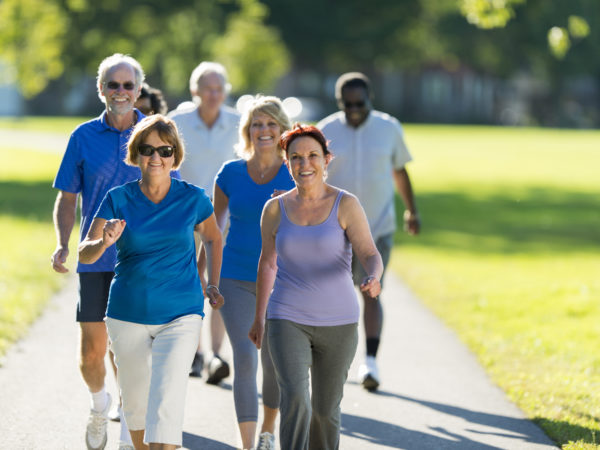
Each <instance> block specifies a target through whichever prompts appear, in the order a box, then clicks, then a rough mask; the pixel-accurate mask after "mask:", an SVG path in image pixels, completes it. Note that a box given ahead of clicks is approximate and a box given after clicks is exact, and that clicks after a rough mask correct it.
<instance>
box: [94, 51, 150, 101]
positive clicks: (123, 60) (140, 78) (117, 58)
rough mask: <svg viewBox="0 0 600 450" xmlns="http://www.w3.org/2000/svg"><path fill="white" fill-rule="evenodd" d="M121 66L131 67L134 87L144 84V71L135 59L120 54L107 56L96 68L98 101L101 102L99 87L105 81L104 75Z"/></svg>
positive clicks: (102, 98)
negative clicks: (133, 75)
mask: <svg viewBox="0 0 600 450" xmlns="http://www.w3.org/2000/svg"><path fill="white" fill-rule="evenodd" d="M121 64H127V65H129V66H131V68H132V69H133V71H134V72H135V85H136V86H137V87H139V86H141V85H142V83H143V82H144V79H145V75H144V69H142V66H141V64H140V63H139V62H137V60H136V59H134V58H132V57H131V56H129V55H124V54H122V53H115V54H114V55H111V56H108V57H106V58H104V59H103V60H102V62H101V63H100V65H99V66H98V76H97V77H96V82H97V83H96V84H97V88H98V97H100V100H102V101H103V102H104V97H103V96H102V95H101V86H102V84H103V83H104V82H105V81H106V74H107V73H108V71H109V70H110V69H112V68H113V67H116V66H118V65H121Z"/></svg>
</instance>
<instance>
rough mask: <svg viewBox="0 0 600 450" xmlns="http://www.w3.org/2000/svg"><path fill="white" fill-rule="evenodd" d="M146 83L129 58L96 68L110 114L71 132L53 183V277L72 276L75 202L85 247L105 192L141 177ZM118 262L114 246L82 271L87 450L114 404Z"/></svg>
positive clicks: (97, 443) (127, 444)
mask: <svg viewBox="0 0 600 450" xmlns="http://www.w3.org/2000/svg"><path fill="white" fill-rule="evenodd" d="M143 81H144V71H143V70H142V67H141V66H140V64H139V63H138V62H137V61H136V60H135V59H133V58H132V57H130V56H126V55H122V54H120V53H116V54H114V55H112V56H109V57H108V58H106V59H104V60H103V61H102V63H100V66H99V67H98V79H97V88H98V96H99V97H100V100H102V102H103V103H105V105H106V109H105V111H104V112H103V113H102V114H101V115H100V116H99V117H97V118H95V119H93V120H90V121H89V122H85V123H83V124H81V125H79V126H78V127H77V128H76V129H75V131H73V133H72V134H71V138H70V139H69V143H68V145H67V150H66V151H65V155H64V157H63V160H62V163H61V165H60V168H59V170H58V173H57V175H56V179H55V180H54V184H53V186H54V187H55V188H57V189H59V192H58V195H57V197H56V202H55V204H54V213H53V218H54V228H55V230H56V239H57V246H56V250H55V251H54V253H53V254H52V267H53V269H54V270H55V271H56V272H59V273H66V272H68V269H67V268H66V267H65V266H64V264H65V262H66V260H67V257H68V255H69V237H70V235H71V231H72V230H73V226H74V224H75V216H76V209H77V198H78V196H79V195H81V224H80V230H79V231H80V241H81V240H83V239H84V238H85V236H86V234H87V232H88V229H89V227H90V224H91V222H92V219H93V218H94V214H95V212H96V210H97V209H98V206H99V205H100V203H101V201H102V199H103V198H104V196H105V195H106V192H107V191H108V190H109V189H111V188H113V187H115V186H119V185H122V184H124V183H126V182H129V181H132V180H135V179H138V178H140V170H139V168H138V167H134V166H128V165H126V164H125V163H124V162H123V160H124V159H125V155H126V152H127V145H126V144H127V140H128V139H129V135H130V134H131V130H132V128H133V126H134V125H135V124H136V123H137V122H138V121H139V120H140V119H141V118H143V117H144V116H143V115H142V114H141V113H140V112H139V111H137V110H135V109H134V107H133V105H134V103H135V101H136V99H137V97H138V96H139V94H140V89H141V86H142V83H143ZM115 263H116V250H115V247H114V246H112V247H110V248H108V249H107V250H106V252H105V253H104V255H103V256H102V257H101V258H100V259H99V260H98V261H97V262H95V263H94V264H81V263H78V264H77V272H78V273H79V302H78V306H77V321H78V322H79V325H80V329H81V333H80V359H79V367H80V370H81V375H82V377H83V380H84V381H85V383H86V384H87V386H88V388H89V390H90V395H91V405H92V408H91V411H90V416H89V419H88V424H87V429H86V446H87V448H88V449H103V448H104V447H105V446H106V439H107V434H106V426H107V419H108V411H109V409H110V404H111V398H110V395H109V394H108V392H107V391H106V389H105V385H104V377H105V375H106V367H105V364H104V356H105V355H106V350H107V343H108V335H107V332H106V326H105V324H104V314H105V312H106V303H107V300H108V290H109V287H110V283H111V281H112V278H113V275H114V267H115ZM120 441H121V442H120V445H119V449H127V448H131V449H133V446H132V445H131V440H130V437H129V433H128V431H127V428H126V424H125V421H124V420H123V418H122V417H121V437H120Z"/></svg>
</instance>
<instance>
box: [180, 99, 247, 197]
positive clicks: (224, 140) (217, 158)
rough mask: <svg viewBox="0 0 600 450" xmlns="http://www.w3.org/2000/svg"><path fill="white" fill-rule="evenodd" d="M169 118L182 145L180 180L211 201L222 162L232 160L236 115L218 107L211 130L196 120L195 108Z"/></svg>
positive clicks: (237, 124) (236, 137) (196, 112)
mask: <svg viewBox="0 0 600 450" xmlns="http://www.w3.org/2000/svg"><path fill="white" fill-rule="evenodd" d="M169 117H170V118H171V119H173V120H174V121H175V123H176V124H177V128H178V129H179V135H180V137H181V138H182V139H183V141H184V144H185V152H186V154H185V159H184V160H183V164H182V165H181V167H180V168H179V173H180V174H181V178H182V179H183V180H186V181H189V182H190V183H193V184H195V185H196V186H200V187H201V188H204V190H205V191H206V193H207V195H208V196H209V197H211V198H212V195H213V185H214V181H215V176H216V175H217V172H218V171H219V169H220V168H221V166H222V165H223V163H224V162H225V161H229V160H230V159H234V158H235V157H236V156H235V153H234V148H233V146H234V145H235V144H236V143H237V142H238V126H239V123H240V115H239V113H238V112H237V111H236V110H234V109H233V108H230V107H228V106H225V105H223V106H221V110H220V112H219V117H218V118H217V121H216V122H215V123H214V124H213V126H212V127H211V128H208V127H207V126H206V124H205V123H204V122H203V121H202V119H200V115H199V114H198V109H197V108H195V109H193V110H184V111H177V110H175V111H171V112H170V113H169Z"/></svg>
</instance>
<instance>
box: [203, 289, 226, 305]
mask: <svg viewBox="0 0 600 450" xmlns="http://www.w3.org/2000/svg"><path fill="white" fill-rule="evenodd" d="M206 296H207V297H208V303H210V306H211V308H212V309H219V308H220V307H221V306H223V305H224V304H225V299H224V298H223V296H222V295H221V293H220V292H219V289H218V288H217V287H216V286H213V285H209V286H208V287H207V288H206Z"/></svg>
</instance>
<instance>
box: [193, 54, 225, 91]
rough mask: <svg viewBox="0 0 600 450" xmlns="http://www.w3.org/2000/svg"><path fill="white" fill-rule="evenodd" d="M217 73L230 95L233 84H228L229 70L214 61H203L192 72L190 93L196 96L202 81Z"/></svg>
mask: <svg viewBox="0 0 600 450" xmlns="http://www.w3.org/2000/svg"><path fill="white" fill-rule="evenodd" d="M211 73H216V74H217V75H219V76H220V77H221V79H222V80H223V87H224V88H225V93H229V91H230V90H231V84H229V83H228V82H227V70H226V69H225V67H224V66H223V64H219V63H218V62H212V61H202V62H201V63H200V64H198V65H197V66H196V68H195V69H194V70H193V71H192V74H191V75H190V92H191V93H192V95H195V94H196V93H197V92H198V85H199V84H200V80H202V78H203V77H205V76H206V75H208V74H211Z"/></svg>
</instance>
